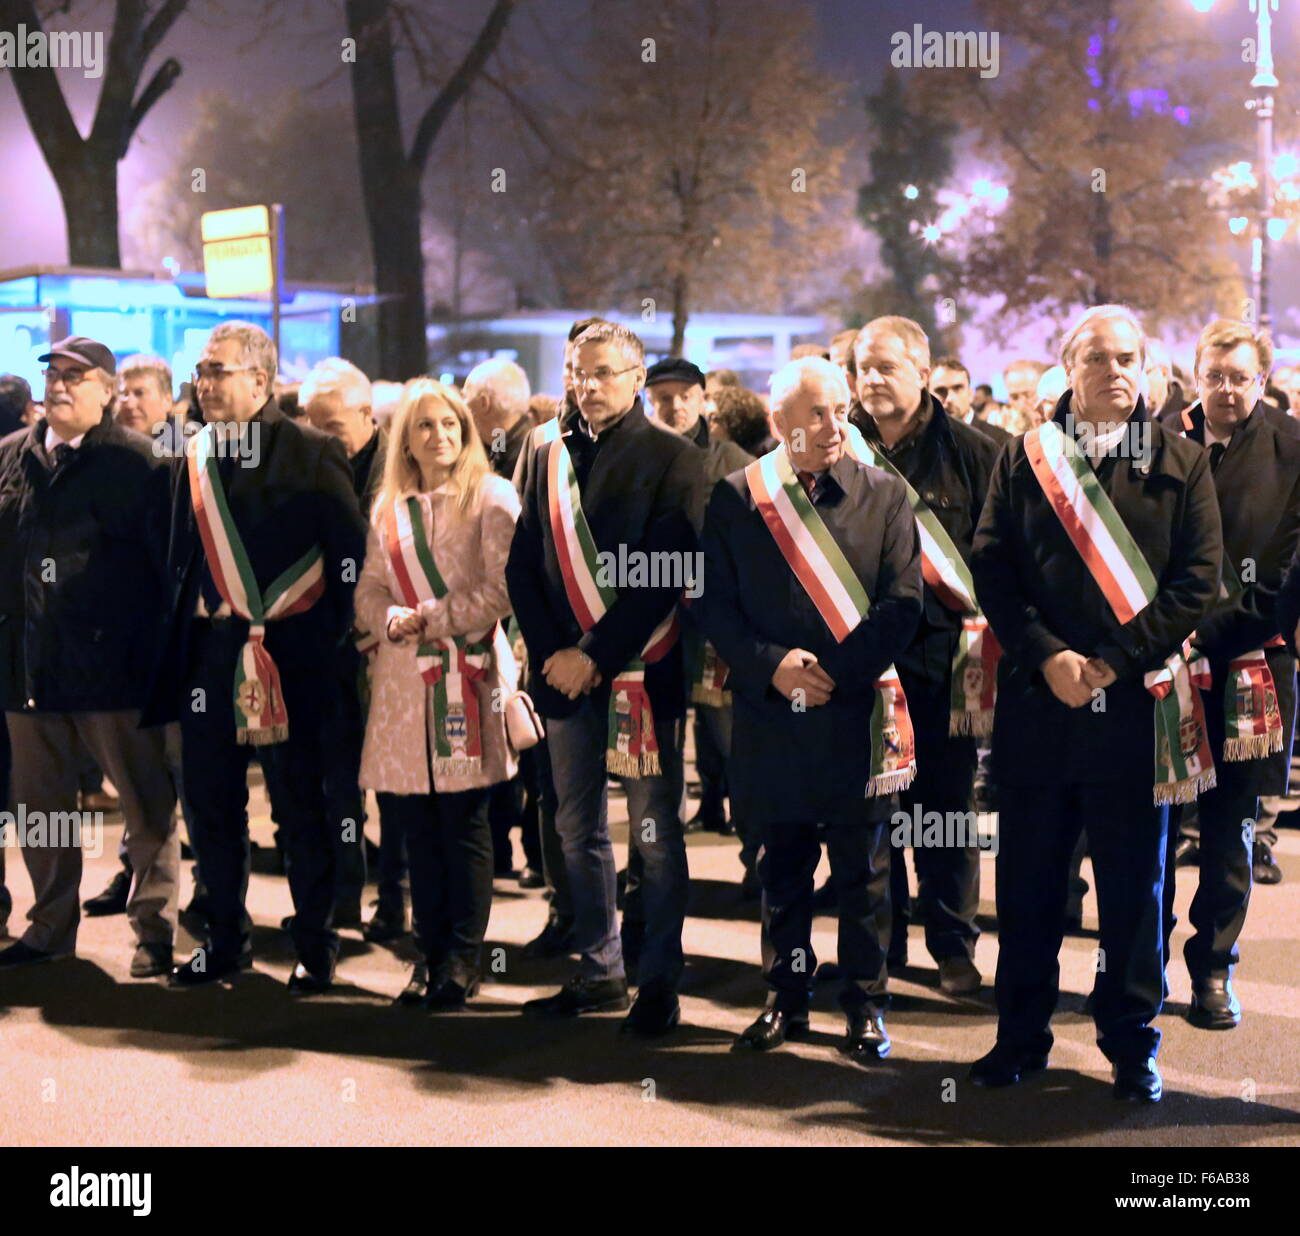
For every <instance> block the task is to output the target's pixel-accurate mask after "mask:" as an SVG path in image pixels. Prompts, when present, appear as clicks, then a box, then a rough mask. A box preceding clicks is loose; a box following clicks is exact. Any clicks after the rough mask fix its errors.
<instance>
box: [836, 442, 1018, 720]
mask: <svg viewBox="0 0 1300 1236" xmlns="http://www.w3.org/2000/svg"><path fill="white" fill-rule="evenodd" d="M849 454H850V455H852V456H853V458H854V459H856V460H857V461H858V462H859V463H864V464H869V465H871V466H872V467H875V468H881V469H883V470H884V471H885V472H888V473H890V474H892V475H893V476H896V477H898V479H899V480H900V481H902V482H903V484H904V485H905V486H906V487H907V501H908V504H909V505H910V506H911V508H912V515H913V516H914V517H915V519H916V531H917V536H918V537H919V538H920V542H921V573H922V575H924V577H925V582H926V583H927V584H928V585H929V587H930V590H931V591H932V592H933V593H934V594H935V596H936V597H938V598H939V601H940V603H941V604H943V605H944V606H946V607H947V608H948V609H950V610H952V611H953V613H956V614H960V615H961V616H962V619H961V635H960V636H959V637H958V641H957V650H956V652H955V653H954V654H953V658H952V675H951V679H950V681H951V683H952V686H951V701H950V709H949V713H948V733H950V734H975V735H977V736H983V735H987V734H991V733H992V732H993V705H994V703H995V701H996V697H997V682H998V674H997V670H998V659H999V657H1001V655H1002V649H1001V648H1000V647H999V646H998V641H997V639H996V638H995V637H994V635H993V632H992V631H991V630H990V629H989V624H988V619H987V618H985V617H984V614H983V612H982V611H981V610H980V607H979V602H978V601H976V599H975V581H974V580H973V579H972V578H971V573H970V567H968V566H967V565H966V560H965V559H964V558H963V557H962V556H961V551H960V550H959V549H958V548H957V546H956V545H955V544H954V543H953V540H952V537H950V536H949V535H948V532H947V530H946V529H945V528H944V526H943V524H941V523H940V522H939V517H938V516H937V515H935V513H934V511H932V510H931V509H930V507H929V506H928V505H927V504H926V503H925V501H924V500H923V499H922V497H921V495H920V494H918V493H917V492H916V490H915V489H913V488H912V484H911V482H910V481H909V480H908V479H907V477H905V476H904V475H903V474H902V473H901V472H900V471H899V470H898V468H896V467H895V466H894V464H892V463H891V462H890V461H889V459H888V458H887V457H886V456H885V453H884V452H883V451H876V450H874V449H873V448H872V446H871V443H870V442H868V441H867V439H866V438H865V437H864V436H863V434H862V431H861V430H860V429H859V428H858V427H857V426H856V425H852V424H851V425H849Z"/></svg>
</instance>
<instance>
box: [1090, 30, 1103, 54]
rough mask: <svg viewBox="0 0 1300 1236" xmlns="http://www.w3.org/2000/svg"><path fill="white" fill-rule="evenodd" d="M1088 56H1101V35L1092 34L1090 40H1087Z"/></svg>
mask: <svg viewBox="0 0 1300 1236" xmlns="http://www.w3.org/2000/svg"><path fill="white" fill-rule="evenodd" d="M1088 55H1090V56H1100V55H1101V35H1099V34H1094V35H1093V36H1092V38H1090V39H1089V40H1088Z"/></svg>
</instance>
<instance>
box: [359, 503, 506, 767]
mask: <svg viewBox="0 0 1300 1236" xmlns="http://www.w3.org/2000/svg"><path fill="white" fill-rule="evenodd" d="M383 518H384V547H385V549H386V551H387V553H388V561H389V563H390V564H391V565H392V568H393V575H394V576H395V577H396V579H397V586H398V588H399V589H400V590H401V594H402V599H403V601H404V602H405V603H406V605H407V606H409V607H410V608H411V609H419V607H420V604H421V602H424V601H437V600H441V599H442V598H443V597H445V596H446V595H447V592H448V588H447V585H446V583H445V582H444V580H443V578H442V575H441V573H440V572H439V570H438V567H437V564H436V563H435V562H434V559H433V549H432V548H431V546H430V544H429V538H428V535H427V533H426V532H425V528H424V515H423V511H422V508H421V504H420V500H419V498H416V497H413V496H412V497H407V498H399V499H398V500H396V501H394V502H391V503H389V504H388V507H387V508H386V509H385V511H384V516H383ZM495 634H496V623H492V624H491V625H489V626H488V627H486V628H485V629H484V630H482V631H479V632H477V633H476V634H473V635H454V636H453V635H448V636H443V637H442V638H441V639H437V640H433V641H432V642H428V643H423V642H422V643H421V644H420V645H419V647H418V648H417V649H416V654H415V663H416V665H417V667H418V668H419V670H420V675H421V677H423V679H424V681H425V682H426V683H427V684H428V685H429V687H430V689H431V691H432V700H431V705H432V713H433V752H432V755H433V771H434V772H435V773H436V774H442V775H444V776H449V777H474V776H478V775H479V773H481V772H482V770H483V726H482V717H481V714H480V710H479V702H478V690H477V688H478V684H479V683H480V682H482V681H483V680H484V679H485V678H486V677H487V672H488V669H489V667H490V666H491V664H492V640H493V636H494V635H495Z"/></svg>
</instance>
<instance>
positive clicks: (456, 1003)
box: [422, 973, 480, 1013]
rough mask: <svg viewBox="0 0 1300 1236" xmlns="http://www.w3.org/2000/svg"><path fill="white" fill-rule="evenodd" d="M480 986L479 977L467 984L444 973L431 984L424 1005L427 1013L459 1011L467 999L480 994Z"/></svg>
mask: <svg viewBox="0 0 1300 1236" xmlns="http://www.w3.org/2000/svg"><path fill="white" fill-rule="evenodd" d="M479 986H480V980H479V979H478V978H477V977H475V978H472V979H470V980H469V983H468V984H465V983H462V982H461V981H460V980H459V979H454V978H452V977H451V976H450V975H448V974H446V973H444V974H442V975H440V976H438V977H436V978H435V979H434V980H433V981H432V982H431V983H430V984H429V994H428V995H427V996H425V998H424V1003H423V1005H422V1007H423V1009H424V1011H425V1012H426V1013H458V1012H460V1011H461V1009H463V1008H464V1007H465V1004H466V1002H467V1001H469V1000H472V999H474V997H475V996H477V995H478V989H479Z"/></svg>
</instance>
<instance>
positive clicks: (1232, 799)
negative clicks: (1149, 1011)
mask: <svg viewBox="0 0 1300 1236" xmlns="http://www.w3.org/2000/svg"><path fill="white" fill-rule="evenodd" d="M1207 720H1208V709H1207ZM1213 724H1214V723H1213V722H1211V725H1213ZM1220 728H1221V727H1220ZM1214 749H1215V750H1218V751H1221V750H1222V749H1223V747H1222V743H1220V744H1219V745H1218V746H1216V747H1215V748H1214ZM1266 763H1267V761H1266V760H1242V761H1232V762H1229V761H1227V760H1224V759H1222V758H1219V759H1216V760H1215V761H1214V770H1215V776H1216V781H1217V783H1216V785H1215V787H1214V789H1212V790H1207V791H1206V792H1205V793H1203V794H1201V795H1200V797H1199V798H1197V800H1196V814H1197V820H1198V833H1199V845H1200V850H1201V861H1200V868H1199V871H1198V870H1196V869H1189V870H1188V871H1187V872H1186V873H1185V878H1193V879H1195V880H1196V881H1197V883H1196V893H1195V895H1194V896H1193V897H1192V905H1191V909H1190V911H1189V913H1188V918H1189V920H1190V922H1191V924H1192V936H1191V938H1190V939H1189V940H1188V941H1187V942H1186V944H1184V945H1183V959H1184V960H1185V961H1186V963H1187V973H1188V974H1189V975H1190V976H1191V979H1192V983H1193V985H1196V984H1199V983H1202V982H1204V980H1205V979H1207V978H1208V977H1209V976H1210V974H1212V973H1214V972H1216V971H1217V972H1222V971H1226V970H1228V969H1229V968H1230V967H1232V966H1235V965H1236V964H1237V962H1238V961H1240V960H1241V954H1240V952H1239V951H1238V949H1237V939H1238V937H1239V936H1240V935H1241V929H1242V927H1243V926H1244V925H1245V922H1246V909H1247V907H1248V906H1249V905H1250V889H1251V850H1252V843H1253V840H1254V825H1255V821H1256V820H1257V819H1258V818H1259V786H1260V781H1261V778H1262V777H1263V775H1264V773H1265V771H1266V768H1265V765H1266ZM1172 814H1174V815H1177V814H1180V813H1179V812H1177V811H1175V812H1173V813H1172ZM1178 834H1179V829H1178V827H1177V826H1176V825H1175V824H1173V823H1171V825H1170V828H1169V838H1168V843H1167V846H1166V851H1165V895H1164V921H1165V934H1164V939H1165V955H1166V961H1167V960H1168V951H1169V939H1170V937H1171V936H1172V935H1173V930H1174V924H1175V923H1176V922H1177V919H1176V917H1175V915H1174V881H1175V867H1174V852H1175V847H1176V844H1177V838H1178Z"/></svg>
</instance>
